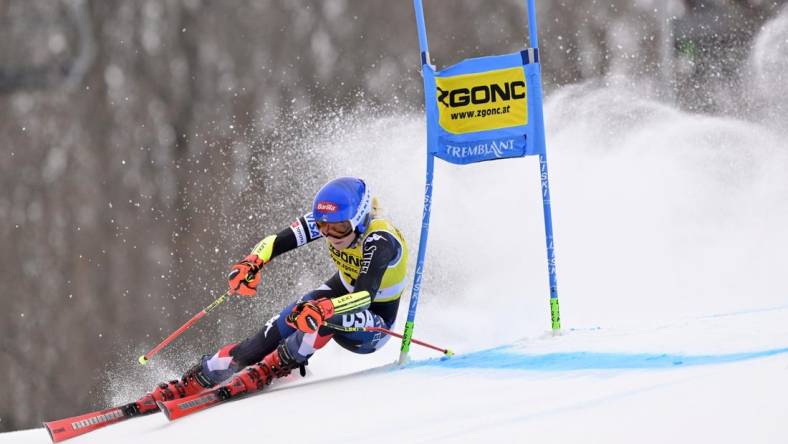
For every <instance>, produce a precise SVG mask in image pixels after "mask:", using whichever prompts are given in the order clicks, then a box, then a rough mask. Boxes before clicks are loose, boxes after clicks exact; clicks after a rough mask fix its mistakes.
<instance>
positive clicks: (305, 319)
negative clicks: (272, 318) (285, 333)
mask: <svg viewBox="0 0 788 444" xmlns="http://www.w3.org/2000/svg"><path fill="white" fill-rule="evenodd" d="M331 316H334V304H333V303H332V302H331V299H328V298H320V299H315V300H313V301H306V302H301V303H300V304H298V305H296V306H295V307H293V310H292V311H291V312H290V314H289V315H287V319H285V320H286V321H287V323H288V324H289V325H290V326H291V327H294V328H297V329H299V330H301V331H302V332H304V333H314V332H316V331H317V329H319V328H320V326H321V325H323V322H325V321H326V319H328V318H330V317H331Z"/></svg>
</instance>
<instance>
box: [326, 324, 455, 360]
mask: <svg viewBox="0 0 788 444" xmlns="http://www.w3.org/2000/svg"><path fill="white" fill-rule="evenodd" d="M323 325H325V326H326V327H328V328H331V329H333V330H337V331H342V332H347V333H353V332H357V331H375V332H380V333H385V334H387V335H389V336H394V337H395V338H400V339H402V335H401V334H399V333H397V332H394V331H391V330H388V329H385V328H382V327H344V326H342V325H336V324H331V323H328V322H323ZM410 341H411V342H412V343H414V344H418V345H421V346H422V347H427V348H431V349H433V350H436V351H439V352H441V353H443V354H444V355H446V356H454V352H453V351H451V350H449V349H448V348H440V347H438V346H436V345H432V344H428V343H426V342H424V341H420V340H418V339H415V338H411V340H410Z"/></svg>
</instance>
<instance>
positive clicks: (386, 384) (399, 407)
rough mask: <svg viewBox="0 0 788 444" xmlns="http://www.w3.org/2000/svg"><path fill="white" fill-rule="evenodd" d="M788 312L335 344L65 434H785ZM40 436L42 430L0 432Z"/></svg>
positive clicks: (36, 439)
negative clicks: (414, 343)
mask: <svg viewBox="0 0 788 444" xmlns="http://www.w3.org/2000/svg"><path fill="white" fill-rule="evenodd" d="M787 314H788V307H782V308H774V309H766V310H762V311H755V312H745V313H730V314H720V315H716V316H709V317H704V318H695V319H689V318H685V319H681V320H676V321H674V322H671V323H667V324H661V325H660V324H651V325H642V326H640V327H637V328H631V327H630V328H604V327H600V328H592V329H584V330H569V331H567V332H566V334H564V335H563V336H560V337H555V338H553V337H550V336H544V337H536V338H523V339H521V340H520V341H517V342H516V343H514V344H511V345H506V346H502V347H498V348H494V349H488V350H482V351H477V352H471V353H465V354H461V355H459V356H456V357H454V358H451V359H448V360H442V359H440V358H432V359H421V358H420V359H418V360H416V361H415V362H413V363H411V364H410V365H408V366H405V367H404V368H400V367H397V366H394V365H385V363H386V362H387V361H391V360H393V359H394V358H395V355H396V350H395V349H396V347H393V346H392V347H391V348H390V349H389V350H387V351H385V352H382V353H381V355H379V356H374V357H359V356H353V355H351V354H349V353H346V352H344V351H341V350H339V349H337V348H333V347H332V348H330V349H328V350H324V353H323V354H322V355H323V356H321V359H315V361H314V363H313V364H312V365H311V366H310V367H311V372H312V374H311V375H309V376H308V377H307V378H304V379H301V378H300V377H296V378H294V379H291V380H288V381H285V382H283V383H279V384H276V385H274V386H272V387H271V389H270V390H269V391H266V392H262V393H260V394H258V395H255V396H253V397H249V398H246V399H241V400H238V401H235V402H232V403H228V404H225V405H220V406H217V407H215V408H213V409H209V410H207V411H203V412H200V413H197V414H194V415H192V416H189V417H185V418H182V419H179V420H176V421H174V422H171V423H170V422H168V421H167V419H166V418H165V417H164V416H163V415H160V414H159V415H153V416H147V417H142V418H138V419H135V420H132V421H127V422H124V423H120V424H117V425H113V426H110V427H107V428H104V429H100V430H98V431H95V432H93V433H91V434H88V435H84V436H82V437H78V438H75V439H73V440H72V441H71V442H74V443H78V442H79V443H108V442H112V443H139V442H161V443H165V442H166V443H172V442H222V441H226V440H232V441H240V442H248V441H251V440H258V441H260V442H324V443H356V442H358V443H362V442H380V443H402V442H411V443H457V442H471V443H474V442H566V443H572V442H600V443H602V442H604V443H611V442H613V443H617V442H620V443H624V442H632V440H637V441H638V442H645V443H651V442H654V443H661V442H723V443H724V442H731V443H733V442H758V443H765V442H785V438H786V437H788V421H786V419H788V418H786V408H785V396H786V393H787V392H786V390H785V389H786V382H785V380H786V375H788V348H786V347H785V346H784V345H785V344H786V340H785V338H786V337H788V335H786V334H787V333H788V327H786V322H785V319H786V315H787ZM502 340H503V338H502ZM778 344H783V348H779V347H775V346H777V345H778ZM391 345H393V344H391ZM380 364H382V365H383V366H382V367H377V368H372V369H369V367H370V366H371V367H375V366H376V365H380ZM364 369H366V370H364ZM48 441H49V437H48V435H47V433H46V432H45V431H44V430H43V429H39V430H31V431H24V432H15V433H7V434H4V435H0V442H19V443H46V442H48Z"/></svg>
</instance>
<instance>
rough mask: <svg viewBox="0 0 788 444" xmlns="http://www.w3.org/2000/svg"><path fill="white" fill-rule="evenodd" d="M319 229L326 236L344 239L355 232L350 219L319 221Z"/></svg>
mask: <svg viewBox="0 0 788 444" xmlns="http://www.w3.org/2000/svg"><path fill="white" fill-rule="evenodd" d="M317 229H318V230H320V234H322V235H323V236H325V237H331V238H334V239H342V238H344V237H347V236H348V235H350V233H352V232H353V225H351V224H350V221H349V220H343V221H342V222H319V221H318V222H317Z"/></svg>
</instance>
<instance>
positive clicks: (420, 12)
mask: <svg viewBox="0 0 788 444" xmlns="http://www.w3.org/2000/svg"><path fill="white" fill-rule="evenodd" d="M413 8H414V10H415V11H416V26H417V27H418V30H419V49H420V51H421V66H422V69H423V67H424V65H429V63H430V54H429V46H428V44H427V28H426V26H425V23H424V8H423V6H422V0H413ZM434 167H435V156H434V155H433V154H432V153H431V152H430V151H429V150H427V183H426V185H425V187H424V213H423V215H422V219H421V235H420V236H419V253H418V257H417V259H416V272H415V274H414V276H413V289H412V290H411V292H410V306H409V308H408V320H407V321H406V322H405V331H404V332H403V334H402V347H401V348H400V354H399V364H400V365H403V364H405V363H406V362H408V352H409V351H410V341H411V338H413V325H414V322H415V321H416V309H417V308H418V305H419V294H420V293H421V279H422V277H423V276H424V257H425V255H426V253H427V237H428V236H429V231H430V213H431V212H432V174H433V169H434Z"/></svg>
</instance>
